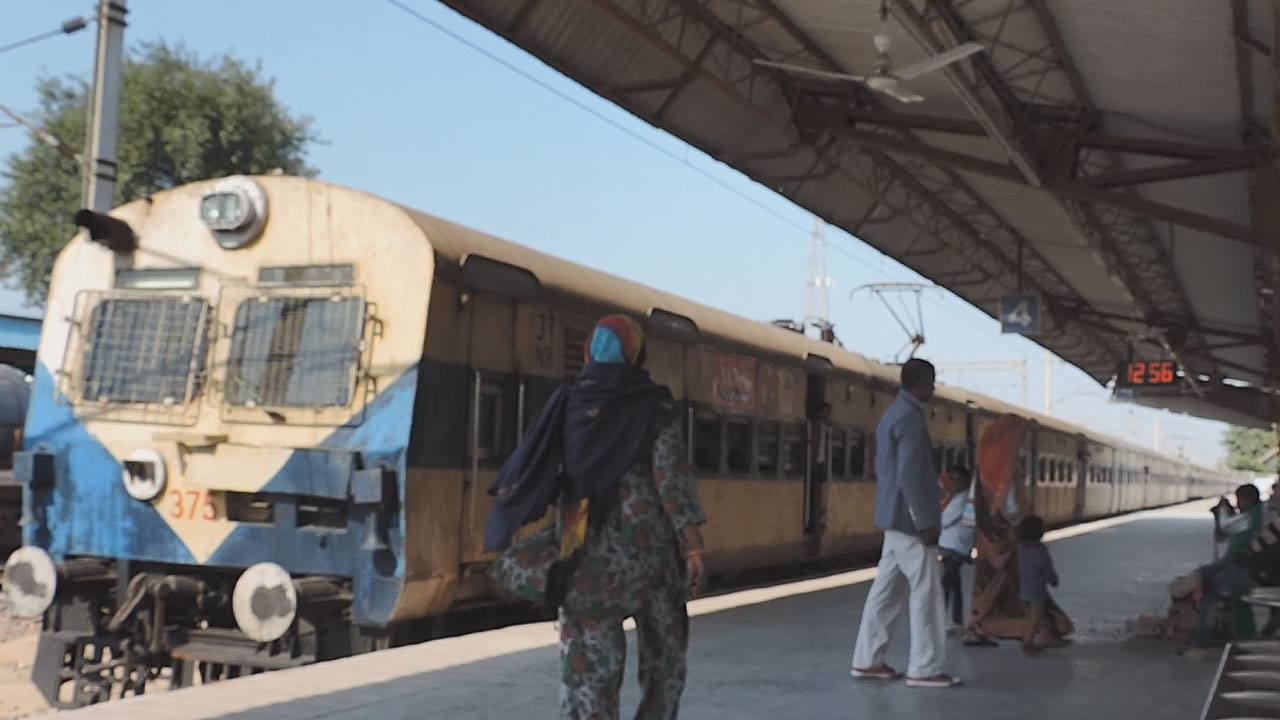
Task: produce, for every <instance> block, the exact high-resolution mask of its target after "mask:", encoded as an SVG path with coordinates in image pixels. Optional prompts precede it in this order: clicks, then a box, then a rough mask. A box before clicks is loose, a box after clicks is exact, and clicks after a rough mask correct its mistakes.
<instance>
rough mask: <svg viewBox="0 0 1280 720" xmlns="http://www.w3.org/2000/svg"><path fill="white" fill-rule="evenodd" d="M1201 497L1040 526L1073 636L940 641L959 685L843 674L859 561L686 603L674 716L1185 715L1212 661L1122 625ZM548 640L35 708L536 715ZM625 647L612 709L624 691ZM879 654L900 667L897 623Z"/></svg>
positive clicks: (188, 717)
mask: <svg viewBox="0 0 1280 720" xmlns="http://www.w3.org/2000/svg"><path fill="white" fill-rule="evenodd" d="M1208 507H1209V504H1208V503H1207V502H1205V501H1199V502H1195V503H1189V504H1186V505H1181V506H1178V507H1175V508H1168V509H1163V510H1155V511H1148V512H1142V513H1137V514H1134V515H1131V516H1125V517H1119V518H1111V519H1107V520H1102V521H1098V522H1093V523H1087V524H1084V525H1080V526H1075V527H1071V528H1066V529H1063V530H1059V531H1056V532H1054V533H1051V534H1050V535H1049V536H1048V538H1049V539H1050V540H1051V545H1050V549H1051V551H1052V553H1053V555H1054V558H1055V562H1056V564H1057V566H1058V570H1059V574H1060V575H1061V576H1062V587H1061V588H1060V590H1059V591H1058V593H1057V598H1058V599H1059V601H1060V602H1061V604H1062V606H1063V607H1064V608H1065V609H1066V610H1067V611H1068V612H1069V613H1070V614H1071V617H1072V620H1073V621H1074V622H1075V625H1076V636H1075V643H1074V644H1073V645H1071V646H1069V647H1067V648H1065V649H1061V650H1054V651H1048V652H1046V653H1044V654H1042V655H1041V656H1039V657H1036V658H1025V657H1024V656H1023V655H1022V654H1021V653H1020V652H1019V649H1018V647H1017V643H1014V642H1004V643H1002V644H1001V645H1000V646H999V647H996V648H966V647H962V646H961V645H960V644H959V641H958V639H956V638H952V639H950V640H949V642H950V647H949V648H948V665H949V669H950V670H951V671H952V672H953V673H955V674H957V675H959V676H960V677H961V678H963V679H964V681H965V685H964V686H963V687H960V688H954V689H945V690H939V689H915V688H908V687H906V685H905V684H904V683H901V682H895V683H889V684H885V683H878V682H869V681H854V680H852V679H851V678H850V677H849V658H850V653H851V651H852V647H853V640H854V635H855V632H856V629H857V625H858V617H859V612H860V611H861V608H862V604H863V599H864V597H865V595H866V592H867V589H868V588H869V586H870V583H869V581H870V580H871V578H872V577H873V571H872V570H859V571H853V572H847V573H842V574H838V575H832V576H827V577H822V578H817V579H810V580H803V581H799V582H793V583H788V584H783V585H777V586H771V587H766V588H756V589H749V590H743V591H739V592H734V593H730V594H725V595H719V596H714V597H708V598H703V599H699V600H695V601H694V602H693V603H691V606H690V610H691V614H692V615H693V619H692V642H691V646H690V656H689V660H690V674H689V681H688V686H687V690H686V692H685V695H684V701H683V704H682V707H681V717H684V718H694V719H704V718H705V719H708V720H713V719H714V720H720V719H724V720H730V719H732V720H744V719H748V718H751V719H755V718H760V719H762V720H763V719H773V718H801V717H803V718H848V717H872V718H891V717H902V718H912V717H919V718H930V720H947V719H948V718H978V717H982V718H990V719H992V720H1003V719H1012V718H1028V717H1035V718H1037V720H1058V719H1063V720H1065V719H1067V718H1071V719H1073V720H1074V719H1078V718H1089V720H1110V719H1112V718H1115V719H1116V720H1119V719H1120V718H1125V719H1127V718H1133V717H1150V718H1167V719H1169V720H1176V719H1179V718H1187V720H1194V719H1195V718H1198V717H1200V713H1201V711H1202V708H1203V706H1204V703H1205V699H1206V696H1207V694H1208V693H1209V691H1210V686H1211V684H1212V681H1213V677H1214V673H1215V668H1216V663H1215V662H1213V661H1207V662H1201V663H1194V662H1190V661H1187V660H1183V659H1180V658H1178V657H1176V656H1175V655H1174V651H1175V650H1176V648H1175V646H1173V645H1172V644H1170V643H1168V642H1164V641H1160V640H1152V639H1140V638H1134V637H1131V636H1130V635H1129V634H1128V633H1127V632H1126V630H1125V624H1126V621H1129V620H1132V619H1133V618H1135V617H1137V616H1139V615H1142V614H1163V612H1164V611H1165V609H1166V607H1167V587H1168V582H1169V580H1171V579H1172V578H1173V577H1174V576H1175V575H1177V574H1179V573H1181V572H1183V571H1184V570H1186V569H1189V568H1191V567H1194V566H1195V565H1196V564H1199V563H1202V562H1205V561H1207V560H1209V559H1211V555H1212V547H1211V544H1210V540H1209V537H1210V529H1211V522H1210V520H1209V513H1208V511H1207V510H1208ZM968 574H969V573H967V575H968ZM968 579H969V578H968V577H966V580H968ZM556 638H557V633H556V631H555V629H554V628H553V626H552V625H551V624H549V623H540V624H534V625H524V626H516V627H510V628H505V629H501V630H495V631H490V632H484V633H477V634H473V635H468V636H463V637H456V638H449V639H444V640H438V641H434V642H430V643H424V644H422V645H416V646H410V647H405V648H397V649H392V650H387V651H383V652H379V653H375V654H371V655H365V656H360V657H355V658H349V659H344V660H337V661H333V662H329V663H323V664H320V665H314V666H310V667H305V668H299V669H294V670H285V671H279V672H274V673H268V674H264V675H257V676H253V677H248V678H243V679H238V680H233V681H227V682H222V683H217V684H212V685H207V686H201V687H194V688H188V689H184V690H178V691H174V692H167V693H156V694H152V695H148V696H144V697H139V698H131V699H128V700H124V701H120V702H115V703H111V704H106V705H99V706H94V707H90V708H85V709H81V710H76V711H71V712H64V713H57V714H56V715H55V714H47V715H44V716H41V717H57V718H60V719H61V720H91V719H94V718H128V719H129V720H151V719H152V718H156V719H158V718H166V719H169V718H182V719H183V720H196V719H199V718H231V719H234V720H257V719H258V718H263V719H266V718H270V719H272V720H288V719H292V718H299V719H300V718H325V719H326V720H366V719H368V718H377V720H400V719H401V718H405V719H407V718H424V717H433V718H476V719H483V718H550V717H555V716H556V707H557V699H556V698H557V684H556V683H557V676H558V665H559V663H558V660H557V657H556V649H555V642H556ZM629 641H630V643H631V644H630V650H631V655H630V657H629V658H628V676H627V679H626V683H625V685H624V691H623V717H630V715H629V713H630V712H633V710H634V708H635V705H636V703H637V702H638V692H637V688H636V683H635V667H636V664H635V654H634V652H635V651H634V647H635V645H634V637H633V636H632V637H629ZM890 662H891V663H893V664H896V665H898V666H904V665H905V662H906V643H905V634H903V635H900V637H899V638H898V643H897V647H896V648H895V650H894V651H893V652H892V653H891V655H890Z"/></svg>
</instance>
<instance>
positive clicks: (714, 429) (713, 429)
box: [693, 410, 720, 472]
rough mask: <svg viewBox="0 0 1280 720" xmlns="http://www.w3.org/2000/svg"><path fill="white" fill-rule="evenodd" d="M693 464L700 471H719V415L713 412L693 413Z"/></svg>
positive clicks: (700, 411)
mask: <svg viewBox="0 0 1280 720" xmlns="http://www.w3.org/2000/svg"><path fill="white" fill-rule="evenodd" d="M693 466H694V468H695V469H697V470H699V471H700V472H720V416H719V415H717V414H715V413H713V412H708V411H705V410H699V411H698V412H697V413H696V414H694V417H693Z"/></svg>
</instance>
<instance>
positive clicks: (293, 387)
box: [226, 295, 365, 407]
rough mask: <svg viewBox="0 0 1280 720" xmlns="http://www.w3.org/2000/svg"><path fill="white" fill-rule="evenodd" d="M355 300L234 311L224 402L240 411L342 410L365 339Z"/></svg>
mask: <svg viewBox="0 0 1280 720" xmlns="http://www.w3.org/2000/svg"><path fill="white" fill-rule="evenodd" d="M364 316H365V310H364V301H363V300H362V299H361V298H359V297H354V296H342V295H334V296H325V297H315V296H310V297H294V296H284V297H280V296H275V297H271V296H268V297H255V298H249V299H247V300H244V301H242V302H241V303H240V304H239V306H238V307H237V308H236V315H235V323H234V325H233V326H232V331H231V353H230V356H229V357H228V359H227V384H226V402H227V403H228V404H229V405H234V406H241V407H344V406H346V405H349V404H350V403H351V400H352V393H353V390H354V385H355V379H356V378H355V369H356V364H357V362H358V361H359V359H360V353H361V350H362V340H363V337H364Z"/></svg>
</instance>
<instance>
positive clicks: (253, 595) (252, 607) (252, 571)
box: [231, 562, 298, 642]
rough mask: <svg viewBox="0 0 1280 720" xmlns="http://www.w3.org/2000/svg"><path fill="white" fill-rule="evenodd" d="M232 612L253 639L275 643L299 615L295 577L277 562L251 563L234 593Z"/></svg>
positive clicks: (242, 630) (237, 583)
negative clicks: (290, 575)
mask: <svg viewBox="0 0 1280 720" xmlns="http://www.w3.org/2000/svg"><path fill="white" fill-rule="evenodd" d="M231 613H232V615H234V616H235V618H236V625H239V626H240V630H241V632H243V633H244V634H245V635H246V636H248V638H249V639H250V640H256V641H257V642H271V641H272V640H276V639H278V638H280V637H281V636H282V635H284V634H285V632H287V631H288V630H289V626H291V625H293V619H294V618H295V617H297V615H298V590H297V588H295V587H294V586H293V578H291V577H289V573H288V571H286V570H285V569H284V568H282V567H280V566H279V565H276V564H275V563H269V562H262V563H258V564H257V565H252V566H250V567H249V569H248V570H245V571H244V574H243V575H241V576H240V579H239V580H237V581H236V587H235V590H233V591H232V592H231Z"/></svg>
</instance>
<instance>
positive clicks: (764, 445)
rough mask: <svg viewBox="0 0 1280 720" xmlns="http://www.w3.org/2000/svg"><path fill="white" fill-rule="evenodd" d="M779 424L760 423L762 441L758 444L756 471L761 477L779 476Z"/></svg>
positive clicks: (769, 421) (771, 422)
mask: <svg viewBox="0 0 1280 720" xmlns="http://www.w3.org/2000/svg"><path fill="white" fill-rule="evenodd" d="M778 432H779V430H778V423H776V422H774V421H772V420H767V421H762V422H761V423H760V439H759V441H757V442H756V471H757V472H759V473H760V474H761V475H767V476H773V475H777V474H778Z"/></svg>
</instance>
